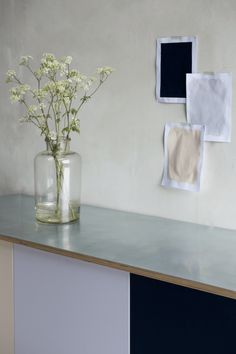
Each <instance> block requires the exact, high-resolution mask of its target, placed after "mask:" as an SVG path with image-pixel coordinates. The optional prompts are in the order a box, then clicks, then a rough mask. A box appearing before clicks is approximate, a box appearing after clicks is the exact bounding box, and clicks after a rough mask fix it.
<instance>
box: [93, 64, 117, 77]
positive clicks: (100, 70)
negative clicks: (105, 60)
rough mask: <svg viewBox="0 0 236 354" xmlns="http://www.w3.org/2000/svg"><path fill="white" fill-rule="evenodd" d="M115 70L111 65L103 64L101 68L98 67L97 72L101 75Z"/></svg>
mask: <svg viewBox="0 0 236 354" xmlns="http://www.w3.org/2000/svg"><path fill="white" fill-rule="evenodd" d="M113 71H114V69H113V68H111V67H110V66H103V67H101V68H97V73H98V74H100V75H107V76H108V75H110V74H111V73H112V72H113Z"/></svg>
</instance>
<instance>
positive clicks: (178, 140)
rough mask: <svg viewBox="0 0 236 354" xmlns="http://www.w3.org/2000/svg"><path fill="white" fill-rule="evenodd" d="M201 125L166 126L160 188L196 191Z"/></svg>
mask: <svg viewBox="0 0 236 354" xmlns="http://www.w3.org/2000/svg"><path fill="white" fill-rule="evenodd" d="M204 134H205V126H203V125H198V124H185V123H166V125H165V134H164V171H163V178H162V183H161V184H162V186H165V187H171V188H177V189H184V190H189V191H199V190H200V179H201V170H202V161H203V149H204Z"/></svg>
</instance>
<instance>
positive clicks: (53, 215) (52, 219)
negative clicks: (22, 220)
mask: <svg viewBox="0 0 236 354" xmlns="http://www.w3.org/2000/svg"><path fill="white" fill-rule="evenodd" d="M35 210H36V212H35V217H36V220H37V221H39V222H42V223H47V224H66V223H69V222H73V221H77V220H79V217H80V207H79V206H78V205H74V204H72V203H70V204H69V205H68V206H67V208H65V207H64V208H63V209H62V208H56V204H55V203H38V204H37V205H36V206H35Z"/></svg>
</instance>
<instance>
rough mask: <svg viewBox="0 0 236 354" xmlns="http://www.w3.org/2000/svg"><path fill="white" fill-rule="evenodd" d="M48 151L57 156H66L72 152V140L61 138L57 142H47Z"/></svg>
mask: <svg viewBox="0 0 236 354" xmlns="http://www.w3.org/2000/svg"><path fill="white" fill-rule="evenodd" d="M46 145H47V151H49V152H54V153H56V154H65V153H67V152H69V151H70V139H66V138H59V139H58V140H55V141H53V142H52V141H50V142H49V141H46Z"/></svg>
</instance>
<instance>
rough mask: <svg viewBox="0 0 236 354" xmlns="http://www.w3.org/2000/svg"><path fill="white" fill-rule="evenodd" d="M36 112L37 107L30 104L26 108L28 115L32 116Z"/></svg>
mask: <svg viewBox="0 0 236 354" xmlns="http://www.w3.org/2000/svg"><path fill="white" fill-rule="evenodd" d="M37 110H38V107H37V106H35V105H34V104H32V105H30V106H29V107H28V112H29V114H30V115H34V114H35V113H36V112H37Z"/></svg>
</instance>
